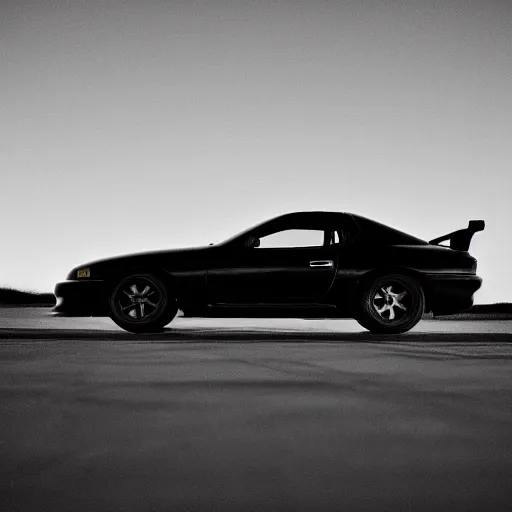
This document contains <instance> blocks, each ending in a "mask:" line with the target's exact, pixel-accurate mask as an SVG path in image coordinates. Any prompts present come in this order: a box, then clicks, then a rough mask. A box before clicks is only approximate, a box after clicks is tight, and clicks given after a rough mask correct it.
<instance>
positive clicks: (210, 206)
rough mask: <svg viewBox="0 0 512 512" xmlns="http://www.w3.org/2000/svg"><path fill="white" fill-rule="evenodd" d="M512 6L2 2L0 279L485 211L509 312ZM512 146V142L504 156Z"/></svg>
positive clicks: (494, 273)
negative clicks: (272, 227)
mask: <svg viewBox="0 0 512 512" xmlns="http://www.w3.org/2000/svg"><path fill="white" fill-rule="evenodd" d="M510 27H512V4H510V2H509V1H502V2H499V1H485V2H484V1H483V0H482V1H476V0H475V1H470V0H468V1H460V0H442V1H423V0H409V1H405V0H402V1H398V0H397V1H395V0H385V1H373V0H354V1H337V2H336V1H330V0H325V1H322V0H309V1H291V0H289V1H282V0H281V1H280V0H274V1H266V0H253V1H248V0H243V1H229V0H225V1H221V0H209V1H190V0H182V1H152V0H145V1H142V0H140V1H114V0H112V1H108V0H107V1H101V2H100V1H98V2H94V1H86V0H84V1H76V0H68V1H64V0H54V1H44V0H38V1H36V0H33V1H24V0H21V1H14V0H9V1H6V0H2V1H1V4H0V59H1V75H0V80H1V81H0V119H1V124H0V145H1V146H0V147H1V151H0V169H1V173H2V187H1V189H0V214H1V218H2V220H3V222H2V229H3V241H4V243H3V244H2V252H1V256H0V261H1V265H2V267H1V268H2V270H1V273H0V285H2V284H3V285H10V286H15V287H21V288H27V289H35V290H40V291H51V290H53V286H54V284H55V282H56V281H59V280H62V279H64V277H65V275H66V274H67V272H68V271H69V270H70V268H71V267H73V266H75V265H77V264H80V263H82V262H86V261H88V260H91V259H95V258H98V257H105V256H109V255H114V254H120V253H123V252H133V251H139V250H148V249H163V248H167V247H169V248H170V247H179V246H190V245H203V244H207V243H208V242H210V241H220V240H222V239H225V238H228V237H229V236H230V235H232V234H233V233H235V232H237V231H240V230H242V229H244V228H246V227H248V226H249V225H251V224H254V223H256V222H259V221H261V220H264V219H265V218H268V217H271V216H274V215H277V214H280V213H284V212H288V211H294V210H334V211H349V212H354V213H359V214H361V215H365V216H368V217H371V218H374V219H376V220H379V221H381V222H384V223H387V224H390V225H392V226H394V227H396V228H399V229H402V230H404V231H407V232H410V233H412V234H414V235H416V236H419V237H421V238H425V239H431V238H434V237H436V236H439V235H441V234H444V233H446V232H449V231H453V230H455V229H458V228H462V227H465V226H466V225H467V221H468V220H469V219H480V218H481V219H484V220H486V222H487V227H486V230H485V231H484V232H483V233H478V234H477V235H476V236H475V239H474V241H473V245H472V253H473V254H474V255H475V256H476V257H477V258H478V259H479V274H480V275H481V276H482V277H483V278H484V286H483V288H482V290H481V291H480V292H479V293H478V294H477V302H494V301H508V300H512V296H511V295H510V292H509V289H510V288H511V285H512V274H511V270H510V261H512V242H511V237H510V233H511V229H510V219H511V217H512V207H511V206H510V195H511V194H510V193H511V192H512V172H511V166H510V156H511V149H510V147H511V146H510V135H511V128H512V106H511V100H510V93H511V91H512V44H511V43H512V31H511V29H510ZM507 142H508V144H507Z"/></svg>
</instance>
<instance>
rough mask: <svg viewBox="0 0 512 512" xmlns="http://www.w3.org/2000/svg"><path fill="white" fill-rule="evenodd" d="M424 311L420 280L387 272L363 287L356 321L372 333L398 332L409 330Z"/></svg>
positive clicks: (423, 297)
mask: <svg viewBox="0 0 512 512" xmlns="http://www.w3.org/2000/svg"><path fill="white" fill-rule="evenodd" d="M424 310H425V295H424V293H423V290H422V288H421V286H420V285H419V283H418V282H417V281H416V280H415V279H413V278H412V277H409V276H406V275H401V274H389V275H385V276H380V277H378V278H376V279H375V280H374V281H373V282H371V283H369V284H368V285H367V286H366V287H365V289H364V291H363V294H362V303H361V306H360V315H359V318H357V321H358V322H359V324H360V325H362V326H363V327H364V328H366V329H368V330H369V331H371V332H373V333H379V334H399V333H403V332H406V331H408V330H410V329H412V328H413V327H414V326H415V325H416V324H417V323H418V322H419V321H420V320H421V317H422V316H423V312H424Z"/></svg>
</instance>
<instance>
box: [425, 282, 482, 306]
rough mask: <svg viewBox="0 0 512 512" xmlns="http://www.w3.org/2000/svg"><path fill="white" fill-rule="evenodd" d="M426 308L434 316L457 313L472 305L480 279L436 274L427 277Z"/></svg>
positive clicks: (479, 285)
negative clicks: (428, 284) (428, 283)
mask: <svg viewBox="0 0 512 512" xmlns="http://www.w3.org/2000/svg"><path fill="white" fill-rule="evenodd" d="M429 282H430V286H429V290H428V296H427V302H428V307H429V309H431V310H432V311H433V313H434V315H436V314H437V315H448V314H452V313H459V312H461V311H464V310H466V309H468V308H470V307H471V306H472V305H473V300H474V299H473V297H474V294H475V292H476V291H477V290H478V289H479V288H480V287H481V286H482V278H480V277H478V276H475V275H464V274H437V275H430V276H429Z"/></svg>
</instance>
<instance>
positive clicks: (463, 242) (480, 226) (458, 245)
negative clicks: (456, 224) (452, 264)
mask: <svg viewBox="0 0 512 512" xmlns="http://www.w3.org/2000/svg"><path fill="white" fill-rule="evenodd" d="M484 228H485V222H484V221H483V220H470V221H469V224H468V227H467V228H466V229H459V230H458V231H454V232H453V233H449V234H448V235H443V236H440V237H439V238H434V240H430V242H429V244H432V245H438V244H439V243H441V242H445V241H446V240H450V248H451V249H454V250H455V251H467V250H469V246H470V244H471V239H472V238H473V235H474V234H475V233H476V232H477V231H483V230H484Z"/></svg>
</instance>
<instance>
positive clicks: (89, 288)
mask: <svg viewBox="0 0 512 512" xmlns="http://www.w3.org/2000/svg"><path fill="white" fill-rule="evenodd" d="M54 294H55V297H56V298H57V304H56V305H55V307H54V308H53V310H52V311H53V313H54V314H55V315H58V316H108V313H109V307H108V290H107V287H106V285H105V282H104V281H98V280H87V281H63V282H61V283H57V285H56V286H55V292H54Z"/></svg>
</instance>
